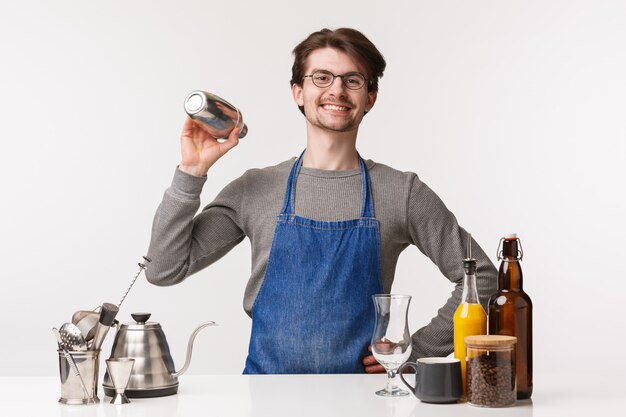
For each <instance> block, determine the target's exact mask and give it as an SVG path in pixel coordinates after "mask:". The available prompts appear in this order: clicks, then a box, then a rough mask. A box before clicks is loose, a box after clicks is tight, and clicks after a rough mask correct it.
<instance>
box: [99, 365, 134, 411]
mask: <svg viewBox="0 0 626 417" xmlns="http://www.w3.org/2000/svg"><path fill="white" fill-rule="evenodd" d="M106 363H107V369H108V370H109V377H110V378H111V384H112V385H113V388H114V389H115V396H114V397H113V399H112V400H111V404H128V403H129V402H130V401H128V397H126V394H124V391H126V387H127V386H128V381H129V380H130V374H131V372H132V371H133V365H135V360H134V359H132V358H111V359H107V360H106Z"/></svg>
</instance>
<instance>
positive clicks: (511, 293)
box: [489, 239, 533, 400]
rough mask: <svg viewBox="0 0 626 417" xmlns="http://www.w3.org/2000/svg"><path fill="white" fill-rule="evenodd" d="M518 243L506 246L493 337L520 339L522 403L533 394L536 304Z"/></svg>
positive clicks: (492, 306)
mask: <svg viewBox="0 0 626 417" xmlns="http://www.w3.org/2000/svg"><path fill="white" fill-rule="evenodd" d="M517 242H518V241H517V239H505V240H504V242H503V244H502V247H503V255H502V257H503V259H502V263H501V264H500V270H499V272H498V291H497V292H496V293H495V294H493V295H492V296H491V298H490V299H489V334H495V335H506V336H515V337H517V344H516V345H515V351H516V355H515V356H516V357H515V362H516V364H515V372H516V374H517V399H519V400H522V399H526V398H530V396H531V395H532V392H533V351H532V346H533V337H532V334H533V333H532V308H533V304H532V301H531V300H530V297H529V296H528V294H526V293H525V292H524V291H523V289H522V268H521V266H520V264H519V258H518V243H517Z"/></svg>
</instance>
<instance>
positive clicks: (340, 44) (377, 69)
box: [289, 28, 387, 92]
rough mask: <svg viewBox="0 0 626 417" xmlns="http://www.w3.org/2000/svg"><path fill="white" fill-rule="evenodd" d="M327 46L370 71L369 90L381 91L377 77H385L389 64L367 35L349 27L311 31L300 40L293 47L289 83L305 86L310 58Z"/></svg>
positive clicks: (368, 73)
mask: <svg viewBox="0 0 626 417" xmlns="http://www.w3.org/2000/svg"><path fill="white" fill-rule="evenodd" d="M327 47H330V48H334V49H338V50H340V51H341V52H343V53H345V54H347V55H348V56H350V57H351V58H352V59H354V60H355V61H357V62H358V63H359V64H361V65H363V67H365V71H366V72H367V74H365V75H366V76H367V78H368V80H369V81H368V84H367V90H368V91H374V92H377V91H378V79H379V78H380V77H382V76H383V71H385V66H386V65H387V63H386V62H385V58H383V56H382V54H381V53H380V52H379V51H378V49H376V47H375V46H374V44H373V43H372V42H370V40H369V39H367V38H366V37H365V35H363V34H362V33H361V32H359V31H358V30H355V29H350V28H339V29H335V30H330V29H322V30H320V31H319V32H314V33H311V34H310V35H309V37H308V38H306V39H305V40H303V41H302V42H300V43H299V44H298V45H297V46H296V47H295V48H294V49H293V54H294V56H295V59H294V61H293V67H292V68H291V82H290V84H289V85H293V84H298V85H302V82H303V80H304V75H305V74H304V69H305V68H304V66H305V64H306V60H307V58H308V57H309V55H310V54H311V52H313V51H314V50H316V49H321V48H327Z"/></svg>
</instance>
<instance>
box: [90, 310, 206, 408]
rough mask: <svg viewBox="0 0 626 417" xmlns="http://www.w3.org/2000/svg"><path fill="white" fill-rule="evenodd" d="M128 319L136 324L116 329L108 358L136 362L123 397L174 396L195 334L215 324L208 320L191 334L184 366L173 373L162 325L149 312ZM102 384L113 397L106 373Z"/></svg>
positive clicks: (189, 354) (186, 364)
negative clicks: (131, 359) (150, 320)
mask: <svg viewBox="0 0 626 417" xmlns="http://www.w3.org/2000/svg"><path fill="white" fill-rule="evenodd" d="M131 316H132V318H133V319H134V320H135V323H127V324H122V325H120V326H119V329H118V331H117V334H116V335H115V340H114V341H113V347H112V349H111V358H133V359H135V366H134V367H133V371H132V373H131V376H130V380H129V382H128V386H127V388H126V396H127V397H130V398H147V397H162V396H166V395H173V394H176V393H177V392H178V377H179V376H180V375H182V374H183V373H184V372H185V371H186V370H187V368H188V367H189V363H190V362H191V353H192V348H193V342H194V340H195V338H196V335H197V334H198V333H199V332H200V330H202V329H204V328H205V327H208V326H215V325H217V324H216V323H215V322H213V321H207V322H205V323H202V324H201V325H200V326H198V327H197V328H196V329H195V330H194V331H193V333H192V334H191V336H190V337H189V342H188V343H187V357H186V359H185V364H184V365H183V367H182V368H180V370H179V371H176V370H175V367H174V360H173V359H172V355H171V354H170V348H169V345H168V344H167V340H166V338H165V333H163V330H162V329H161V325H160V324H159V323H156V322H149V321H148V319H149V318H150V313H133V314H131ZM102 385H103V387H104V393H105V394H106V395H108V396H110V397H113V396H115V389H114V388H113V384H112V383H111V378H110V377H109V373H108V371H107V372H106V373H105V375H104V382H103V384H102Z"/></svg>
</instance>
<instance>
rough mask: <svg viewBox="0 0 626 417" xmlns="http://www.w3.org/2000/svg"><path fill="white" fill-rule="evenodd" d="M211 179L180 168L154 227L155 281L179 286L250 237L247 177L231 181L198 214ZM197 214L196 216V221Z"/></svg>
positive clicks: (151, 248)
mask: <svg viewBox="0 0 626 417" xmlns="http://www.w3.org/2000/svg"><path fill="white" fill-rule="evenodd" d="M205 181H206V177H195V176H192V175H189V174H186V173H184V172H182V171H180V170H179V169H176V172H175V174H174V179H173V180H172V184H171V186H170V187H169V188H168V189H167V190H166V191H165V194H164V196H163V200H162V201H161V204H160V205H159V207H158V209H157V211H156V214H155V216H154V221H153V223H152V236H151V239H150V246H149V249H148V257H150V258H151V259H152V262H151V263H150V267H149V268H147V269H146V277H147V279H148V281H149V282H151V283H152V284H155V285H159V286H166V285H173V284H176V283H179V282H181V281H183V280H184V279H185V278H186V277H188V276H189V275H192V274H193V273H195V272H198V271H199V270H201V269H203V268H205V267H206V266H208V265H210V264H212V263H213V262H215V261H217V260H218V259H220V258H221V257H222V256H224V255H225V254H226V253H228V252H229V251H230V250H231V249H232V248H234V247H235V246H236V245H237V244H238V243H239V242H241V241H242V240H243V239H244V237H245V235H244V233H243V231H242V228H241V226H240V225H241V219H240V215H241V210H240V208H241V204H242V195H243V190H244V178H243V177H240V178H239V179H237V180H235V181H233V182H231V183H230V184H229V185H227V186H226V187H225V188H224V189H223V190H222V191H221V192H220V193H219V195H218V196H217V197H216V198H215V200H214V201H213V202H212V203H211V204H209V205H208V206H206V207H205V208H204V209H203V210H202V211H201V212H200V213H199V214H198V215H197V216H196V212H197V211H198V208H199V207H200V193H201V192H202V187H203V185H204V183H205ZM194 216H195V217H194Z"/></svg>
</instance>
